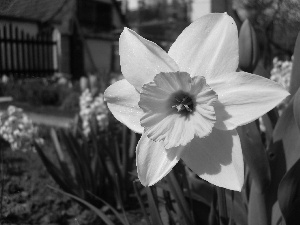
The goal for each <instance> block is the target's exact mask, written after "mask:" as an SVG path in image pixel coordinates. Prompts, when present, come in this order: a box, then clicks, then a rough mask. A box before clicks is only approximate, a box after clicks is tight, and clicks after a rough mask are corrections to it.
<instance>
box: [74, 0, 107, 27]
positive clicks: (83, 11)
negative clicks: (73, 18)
mask: <svg viewBox="0 0 300 225" xmlns="http://www.w3.org/2000/svg"><path fill="white" fill-rule="evenodd" d="M77 12H78V19H79V23H80V24H81V25H82V26H83V27H85V28H88V29H91V30H92V31H94V32H101V31H110V30H111V29H112V5H111V4H109V3H106V2H100V1H94V0H78V9H77Z"/></svg>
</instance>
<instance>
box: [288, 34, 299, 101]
mask: <svg viewBox="0 0 300 225" xmlns="http://www.w3.org/2000/svg"><path fill="white" fill-rule="evenodd" d="M299 87H300V32H299V33H298V37H297V40H296V44H295V48H294V60H293V68H292V74H291V81H290V89H289V91H290V93H291V96H293V95H294V94H295V93H296V92H297V90H298V88H299Z"/></svg>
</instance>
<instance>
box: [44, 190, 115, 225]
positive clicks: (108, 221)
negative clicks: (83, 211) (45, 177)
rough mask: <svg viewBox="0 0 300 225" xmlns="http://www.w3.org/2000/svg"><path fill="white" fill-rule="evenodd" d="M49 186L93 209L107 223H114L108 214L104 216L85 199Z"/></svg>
mask: <svg viewBox="0 0 300 225" xmlns="http://www.w3.org/2000/svg"><path fill="white" fill-rule="evenodd" d="M49 188H51V189H53V190H55V191H57V192H59V193H61V194H64V195H66V196H68V197H71V198H73V199H75V200H77V201H79V202H81V203H82V204H84V205H86V206H87V207H88V208H90V209H91V210H93V211H94V212H95V213H96V214H97V215H98V216H99V217H100V218H101V219H102V220H103V221H104V222H105V223H106V224H107V225H114V223H113V222H112V221H111V219H109V217H108V216H106V215H105V214H104V213H103V212H102V211H101V210H100V209H98V208H96V207H95V206H93V205H92V204H90V203H88V202H87V201H85V200H83V199H81V198H79V197H77V196H75V195H72V194H70V193H67V192H64V191H61V190H59V189H56V188H54V187H51V186H49Z"/></svg>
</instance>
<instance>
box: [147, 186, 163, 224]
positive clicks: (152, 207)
mask: <svg viewBox="0 0 300 225" xmlns="http://www.w3.org/2000/svg"><path fill="white" fill-rule="evenodd" d="M145 188H146V191H147V196H148V202H149V211H150V215H151V221H152V224H153V225H163V222H162V220H161V216H160V214H159V209H158V204H157V202H158V201H157V197H156V195H154V190H153V189H154V188H155V187H145Z"/></svg>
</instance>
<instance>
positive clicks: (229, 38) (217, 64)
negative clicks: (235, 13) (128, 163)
mask: <svg viewBox="0 0 300 225" xmlns="http://www.w3.org/2000/svg"><path fill="white" fill-rule="evenodd" d="M119 50H120V51H119V52H120V61H121V69H122V73H123V75H124V77H125V78H126V79H123V80H120V81H118V82H116V83H114V84H112V85H111V86H110V87H108V88H107V90H106V91H105V94H104V96H105V100H106V101H107V104H108V107H109V109H110V110H111V112H112V113H113V115H114V116H115V117H116V118H117V119H118V120H119V121H121V122H122V123H124V124H125V125H126V126H127V127H129V128H130V129H132V130H133V131H135V132H138V133H142V137H141V139H140V140H139V143H138V145H137V149H136V154H137V163H136V164H137V170H138V176H139V179H140V181H141V183H142V184H143V185H145V186H150V185H153V184H155V183H156V182H158V181H159V180H161V179H162V178H163V177H164V176H166V175H167V174H168V173H169V172H170V170H171V169H172V168H173V167H174V166H175V165H176V163H177V162H178V161H179V160H180V159H182V160H183V161H184V163H185V164H186V165H187V166H188V167H189V168H190V169H191V170H192V171H194V172H195V173H196V174H197V175H198V176H200V177H201V178H202V179H204V180H206V181H208V182H210V183H212V184H214V185H217V186H220V187H224V188H228V189H231V190H238V191H239V190H241V188H242V185H243V182H244V165H243V155H242V150H241V144H240V139H239V136H238V134H237V132H236V130H235V128H236V127H237V126H241V125H244V124H247V123H250V122H252V121H254V120H255V119H257V118H259V117H260V116H261V115H263V114H265V113H266V112H268V111H269V110H270V109H272V108H273V107H275V106H276V105H277V104H278V103H280V102H281V101H282V100H283V99H284V98H285V97H286V96H287V95H289V93H288V92H287V91H285V90H284V89H283V88H282V87H281V86H280V85H278V84H276V83H274V82H272V81H270V80H269V79H265V78H263V77H260V76H257V75H253V74H249V73H246V72H236V70H237V67H238V60H239V57H238V32H237V28H236V25H235V23H234V21H233V19H232V18H231V17H229V16H228V15H227V14H225V13H224V14H208V15H205V16H203V17H201V18H199V19H198V20H196V21H195V22H193V23H192V24H191V25H190V26H188V27H187V28H186V29H185V30H184V31H183V32H182V33H181V34H180V35H179V37H178V38H177V40H176V41H175V42H174V44H173V45H172V46H171V48H170V50H169V51H168V53H166V52H165V51H163V50H162V49H161V48H160V47H159V46H157V45H156V44H155V43H153V42H151V41H148V40H146V39H144V38H142V37H141V36H139V35H138V34H137V33H135V32H134V31H132V30H130V29H128V28H125V29H124V31H123V32H122V34H121V36H120V49H119Z"/></svg>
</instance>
